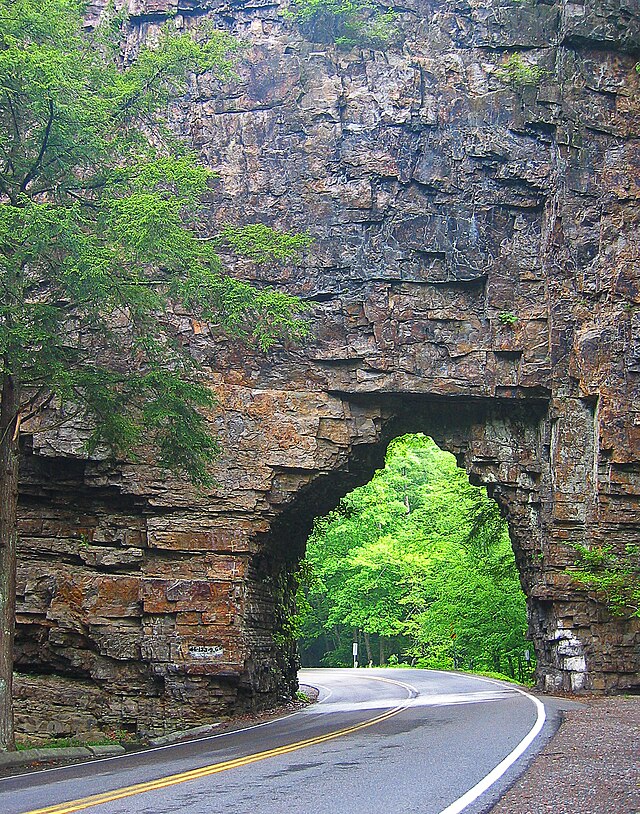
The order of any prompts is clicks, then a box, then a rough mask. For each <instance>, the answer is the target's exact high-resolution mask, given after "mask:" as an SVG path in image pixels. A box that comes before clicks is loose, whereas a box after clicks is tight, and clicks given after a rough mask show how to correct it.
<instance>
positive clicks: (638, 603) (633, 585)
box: [570, 545, 640, 617]
mask: <svg viewBox="0 0 640 814" xmlns="http://www.w3.org/2000/svg"><path fill="white" fill-rule="evenodd" d="M576 551H577V552H578V558H577V560H576V563H575V570H573V569H572V570H571V571H570V573H571V577H572V579H573V581H574V582H575V583H576V584H577V585H579V586H580V587H582V588H586V589H587V590H589V591H593V592H594V593H595V594H596V596H597V597H598V598H600V599H601V600H603V601H604V602H605V603H606V605H607V607H608V608H609V610H610V611H611V612H612V613H614V614H615V615H616V616H627V617H634V616H636V617H640V548H638V546H636V545H627V546H625V555H624V557H622V556H620V555H619V554H617V553H616V552H615V551H614V549H613V546H610V545H607V546H596V547H595V548H587V547H586V546H583V545H577V546H576Z"/></svg>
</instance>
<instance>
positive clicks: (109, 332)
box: [0, 0, 308, 482]
mask: <svg viewBox="0 0 640 814" xmlns="http://www.w3.org/2000/svg"><path fill="white" fill-rule="evenodd" d="M82 14H83V3H81V2H78V0H0V86H1V88H2V91H1V93H0V284H1V285H2V301H1V303H0V364H1V365H2V373H3V374H11V375H12V376H13V377H14V380H15V382H14V383H15V384H16V385H19V388H20V406H19V411H20V415H21V419H22V420H24V419H26V418H27V417H31V416H33V415H34V413H36V412H37V411H39V410H42V409H44V407H45V406H49V405H51V403H52V397H53V396H54V395H55V397H56V398H57V399H58V403H63V404H73V405H75V409H76V410H78V411H80V413H81V414H82V415H83V416H84V417H85V419H86V420H87V421H89V422H91V424H92V426H93V427H94V433H93V435H92V438H91V440H90V444H89V446H90V448H91V449H95V448H96V446H97V445H98V444H99V443H103V442H106V444H107V445H108V446H109V447H111V448H112V449H115V450H116V451H118V452H120V453H129V454H130V453H131V452H132V451H133V450H135V448H136V446H137V445H138V444H139V442H140V441H141V440H142V439H144V440H145V441H146V442H148V441H150V440H152V441H153V443H154V445H155V446H156V447H157V449H158V450H159V460H160V462H161V463H163V464H168V465H172V466H174V467H176V468H178V469H181V470H182V471H184V472H186V473H187V474H188V475H189V476H190V477H191V478H192V479H194V480H195V481H198V482H202V481H206V480H207V474H206V467H207V463H208V462H209V461H210V460H211V458H212V456H213V455H214V453H215V441H214V440H213V439H212V438H211V437H210V435H209V433H208V431H207V427H206V426H205V424H204V423H203V420H202V418H201V417H200V414H199V412H198V408H202V407H207V406H209V405H210V404H211V402H212V396H211V391H210V390H209V389H208V388H207V387H205V386H204V385H203V384H201V383H200V382H199V380H198V378H199V377H198V375H197V371H196V370H195V366H194V363H193V360H192V359H191V357H190V356H189V354H188V353H184V352H183V351H185V350H186V348H185V347H184V342H183V343H182V344H181V343H180V342H178V341H177V339H176V337H175V334H174V332H173V330H172V317H171V314H172V312H174V311H176V309H178V310H181V311H182V312H183V313H184V312H186V313H188V314H189V315H190V316H191V317H193V318H194V319H196V320H203V321H206V322H207V323H208V324H209V326H211V327H212V329H213V330H214V331H216V330H218V331H220V332H225V333H226V334H227V335H229V334H230V335H233V336H236V337H239V338H241V339H243V340H245V341H251V342H256V343H257V344H258V345H259V346H260V347H261V348H263V349H266V348H268V347H269V346H270V345H271V344H273V342H274V341H276V340H277V339H281V338H286V337H290V336H299V335H300V334H301V333H302V332H303V331H304V327H303V323H301V322H300V320H299V319H297V317H296V311H297V310H299V303H298V302H297V301H296V300H295V299H294V298H292V297H289V296H287V295H286V294H284V293H281V292H277V291H274V290H270V289H263V290H260V291H256V290H254V289H253V288H251V287H250V286H249V285H247V284H246V283H243V282H241V281H239V280H235V279H233V278H232V277H230V276H228V275H227V274H225V273H224V271H223V268H222V264H221V261H220V257H219V254H218V252H219V250H220V248H221V247H224V248H225V250H231V251H235V252H236V253H238V254H240V255H243V256H245V257H248V258H250V259H252V260H254V261H255V262H270V261H272V260H282V259H289V258H291V257H292V256H293V255H295V253H296V252H297V251H298V250H299V249H301V248H303V247H304V246H305V245H306V244H307V242H308V239H307V238H306V236H303V235H288V234H284V235H283V234H279V233H277V232H275V231H273V230H272V229H269V228H268V227H266V226H264V225H262V224H248V225H247V224H240V225H238V224H233V225H232V224H220V227H219V228H218V229H217V230H216V231H215V232H214V233H211V227H210V226H209V225H207V219H206V218H205V216H204V212H203V210H202V207H201V204H200V201H201V199H202V196H203V195H204V194H205V193H206V192H207V190H208V187H209V185H210V184H211V183H212V182H213V181H214V180H215V179H214V175H213V173H212V172H211V171H209V170H208V169H206V168H205V167H204V166H202V164H201V163H199V162H198V156H197V155H196V154H195V153H194V152H193V150H192V149H190V148H189V147H188V146H187V145H186V144H185V143H184V142H182V141H180V140H179V139H178V138H176V137H175V136H174V135H173V134H172V132H171V131H170V129H169V127H168V126H167V124H166V121H165V116H166V109H167V104H168V102H169V100H170V99H171V97H172V96H173V95H175V94H176V93H178V92H180V90H181V89H182V90H184V88H185V85H186V83H187V81H188V78H189V76H190V75H191V74H192V73H197V72H205V71H208V72H211V73H212V74H213V75H215V76H216V77H218V78H225V77H228V76H230V74H231V73H232V71H233V60H234V57H235V55H237V53H238V50H239V48H240V46H239V44H238V43H237V42H236V41H235V40H233V39H232V38H231V37H230V36H229V35H227V34H225V33H222V32H219V31H215V30H213V29H212V28H210V27H207V26H204V25H203V26H201V27H200V28H199V29H198V30H197V31H195V32H184V33H181V34H180V33H177V32H176V31H175V28H173V29H172V28H171V27H169V26H167V27H165V28H163V29H162V31H161V33H160V35H159V37H158V38H157V40H156V41H154V42H153V43H152V44H151V45H148V46H147V45H143V46H141V47H140V49H139V50H138V52H137V53H136V54H133V55H132V56H130V57H129V58H128V60H127V61H126V62H124V61H123V58H122V56H121V51H120V44H121V40H122V30H123V27H125V26H126V18H125V17H124V16H123V15H122V14H115V13H114V12H111V13H110V14H108V15H107V16H106V17H105V18H104V20H103V21H102V24H101V25H100V26H98V28H97V29H96V30H94V31H90V30H87V29H86V28H84V27H83V18H82Z"/></svg>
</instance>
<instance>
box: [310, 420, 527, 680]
mask: <svg viewBox="0 0 640 814" xmlns="http://www.w3.org/2000/svg"><path fill="white" fill-rule="evenodd" d="M298 578H299V581H300V587H299V588H298V592H297V611H298V633H299V640H298V649H299V653H300V659H301V664H302V666H303V667H321V666H325V667H349V666H351V664H352V663H354V664H355V666H359V665H362V666H367V665H368V666H371V667H373V666H381V667H383V666H386V665H387V664H389V665H393V666H396V665H398V664H404V665H406V666H418V667H426V668H431V669H462V670H468V671H477V672H478V671H479V672H487V671H490V672H491V673H492V674H496V673H497V674H500V675H505V676H507V677H509V678H511V679H516V680H519V681H521V682H525V681H529V680H530V678H531V677H532V674H533V668H534V659H532V649H531V645H530V643H529V642H528V641H527V639H526V630H527V609H526V597H525V595H524V593H523V592H522V589H521V586H520V582H519V578H518V572H517V567H516V564H515V560H514V557H513V551H512V548H511V542H510V538H509V532H508V525H507V523H506V521H504V519H503V518H502V517H501V516H500V511H499V508H498V506H497V504H496V503H495V501H493V500H491V499H490V498H488V497H487V494H486V490H485V489H484V488H482V487H475V486H472V485H471V484H470V483H469V480H468V477H467V474H466V472H464V470H462V469H461V468H459V467H457V465H456V461H455V458H454V457H453V456H452V455H451V454H450V453H446V452H443V451H442V450H441V449H439V447H438V446H437V445H436V444H435V443H434V442H433V441H432V440H431V439H430V438H428V437H427V436H425V435H422V434H413V435H405V436H401V437H399V438H396V439H394V441H392V442H391V444H390V445H389V448H388V450H387V454H386V458H385V466H384V468H383V469H380V470H378V471H377V472H376V473H375V475H374V477H373V479H372V480H371V481H369V483H368V484H365V486H363V487H360V488H358V489H355V490H353V491H352V492H350V493H349V494H348V495H347V496H346V497H345V498H343V500H342V501H341V502H340V504H339V506H338V507H337V508H336V510H334V511H333V512H331V513H330V514H329V515H325V516H324V517H322V518H316V520H315V523H314V529H313V532H312V534H311V536H310V538H309V540H308V541H307V547H306V555H305V558H304V560H303V561H302V563H301V567H300V571H299V576H298Z"/></svg>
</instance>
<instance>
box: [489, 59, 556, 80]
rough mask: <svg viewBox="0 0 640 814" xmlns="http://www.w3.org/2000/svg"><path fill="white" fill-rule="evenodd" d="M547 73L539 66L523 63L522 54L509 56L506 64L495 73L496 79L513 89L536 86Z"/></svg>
mask: <svg viewBox="0 0 640 814" xmlns="http://www.w3.org/2000/svg"><path fill="white" fill-rule="evenodd" d="M548 73H549V71H546V70H545V69H544V68H541V67H540V66H539V65H532V64H530V63H528V62H525V60H524V58H523V57H522V54H511V56H510V57H509V59H507V61H506V62H503V63H502V65H501V66H500V67H499V68H498V69H497V71H496V77H497V78H498V79H499V80H500V81H501V82H504V84H505V85H512V86H513V87H525V86H526V85H538V84H539V83H540V81H541V80H542V79H544V77H545V76H547V75H548Z"/></svg>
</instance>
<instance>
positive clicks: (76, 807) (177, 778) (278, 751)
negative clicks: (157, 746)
mask: <svg viewBox="0 0 640 814" xmlns="http://www.w3.org/2000/svg"><path fill="white" fill-rule="evenodd" d="M394 683H396V682H394ZM397 683H398V684H400V682H397ZM401 686H405V687H406V688H407V689H408V687H407V685H401ZM409 703H410V699H407V701H406V702H405V703H404V704H401V705H400V706H397V707H394V708H393V709H391V710H389V711H388V712H385V713H383V714H382V715H378V716H376V717H375V718H371V719H370V720H368V721H364V722H363V723H360V724H355V725H354V726H349V727H346V728H345V729H339V730H337V731H335V732H329V733H327V734H326V735H318V736H316V737H315V738H307V740H302V741H296V742H295V743H290V744H287V745H286V746H278V747H277V748H275V749H267V750H266V751H264V752H256V753H254V754H252V755H246V756H245V757H238V758H234V759H233V760H225V761H223V762H221V763H213V764H211V765H209V766H203V767H202V768H200V769H192V770H191V771H189V772H181V773H180V774H172V775H169V776H167V777H160V778H158V779H157V780H149V781H148V782H146V783H136V784H135V785H134V786H124V787H123V788H121V789H114V790H113V791H105V792H104V793H103V794H92V795H91V796H90V797H83V798H81V799H79V800H72V801H70V802H68V803H58V804H57V805H53V806H46V807H45V808H37V809H34V810H33V811H28V812H25V814H72V812H74V811H82V810H84V809H85V808H91V807H92V806H99V805H101V804H102V803H111V802H113V801H115V800H122V799H123V798H125V797H133V796H134V795H136V794H144V793H146V792H148V791H156V790H157V789H165V788H167V787H168V786H176V785H178V784H179V783H188V782H189V781H190V780H200V779H201V778H203V777H209V776H210V775H212V774H219V773H220V772H226V771H228V770H229V769H238V768H240V767H241V766H249V765H250V764H251V763H257V762H258V761H260V760H266V759H267V758H271V757H279V756H280V755H286V754H289V752H296V751H298V749H304V748H305V747H307V746H316V745H317V744H319V743H326V742H327V741H331V740H334V739H335V738H341V737H343V736H344V735H350V734H351V733H352V732H358V731H359V730H361V729H366V728H367V727H369V726H373V725H374V724H379V723H381V722H382V721H386V720H387V719H388V718H392V717H393V716H394V715H397V714H398V713H399V712H402V711H403V710H405V709H406V708H407V706H408V705H409Z"/></svg>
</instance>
